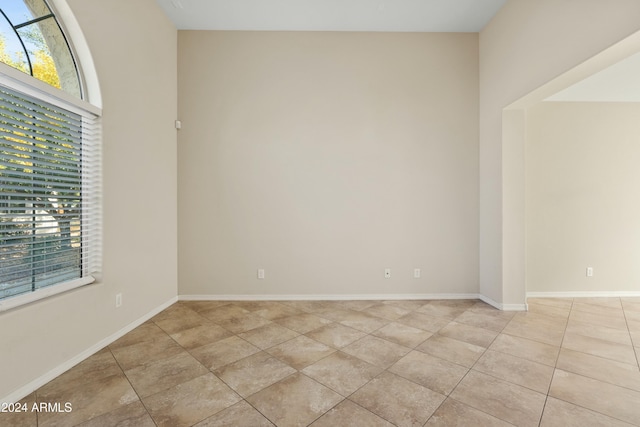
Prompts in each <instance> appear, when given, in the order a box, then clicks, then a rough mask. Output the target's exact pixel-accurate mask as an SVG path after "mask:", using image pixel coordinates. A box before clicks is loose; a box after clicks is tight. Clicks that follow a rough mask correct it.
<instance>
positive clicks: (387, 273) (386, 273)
mask: <svg viewBox="0 0 640 427" xmlns="http://www.w3.org/2000/svg"><path fill="white" fill-rule="evenodd" d="M384 278H385V279H391V269H390V268H385V269H384Z"/></svg>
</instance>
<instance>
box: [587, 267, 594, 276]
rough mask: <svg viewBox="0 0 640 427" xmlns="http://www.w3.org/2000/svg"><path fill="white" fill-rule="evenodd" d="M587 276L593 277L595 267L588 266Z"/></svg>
mask: <svg viewBox="0 0 640 427" xmlns="http://www.w3.org/2000/svg"><path fill="white" fill-rule="evenodd" d="M587 277H593V267H587Z"/></svg>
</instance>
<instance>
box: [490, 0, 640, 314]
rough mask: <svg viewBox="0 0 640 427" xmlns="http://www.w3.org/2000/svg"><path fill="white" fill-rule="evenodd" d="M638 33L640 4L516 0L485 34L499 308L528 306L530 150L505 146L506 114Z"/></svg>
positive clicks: (493, 269) (493, 271)
mask: <svg viewBox="0 0 640 427" xmlns="http://www.w3.org/2000/svg"><path fill="white" fill-rule="evenodd" d="M638 29H640V2H638V1H636V0H610V1H601V0H536V1H521V0H510V1H509V2H508V3H507V4H506V5H505V6H504V7H503V8H502V9H501V10H500V11H499V12H498V14H497V15H496V17H495V18H494V19H493V20H492V21H491V22H490V23H489V24H488V25H487V26H486V27H485V28H484V30H483V31H482V32H481V33H480V42H479V45H480V292H481V293H482V294H484V295H485V296H487V297H489V298H491V299H493V300H494V301H497V302H500V303H504V304H522V303H524V299H525V280H524V262H523V260H524V257H525V254H524V248H525V242H524V238H523V236H524V232H523V229H524V224H525V219H524V193H523V192H522V191H514V189H515V190H517V189H518V188H524V158H523V149H522V147H511V146H507V147H505V146H503V144H502V141H503V138H502V132H503V129H502V114H503V111H502V110H503V108H504V107H506V106H507V105H509V104H510V103H512V102H513V101H515V100H517V99H518V98H520V97H522V96H523V95H526V94H527V93H528V92H530V91H532V90H534V89H536V88H537V87H538V86H540V85H542V84H544V83H546V82H548V81H549V80H551V79H553V78H555V77H556V76H558V75H559V74H561V73H563V72H565V71H567V70H569V69H570V68H572V67H574V66H576V65H578V64H579V63H581V62H582V61H584V60H586V59H587V58H589V57H591V56H593V55H595V54H596V53H598V52H600V51H602V50H603V49H605V48H607V47H609V46H610V45H612V44H614V43H615V42H617V41H619V40H621V39H623V38H624V37H626V36H628V35H630V34H632V33H633V32H635V31H637V30H638ZM509 127H511V125H510V126H509ZM505 131H507V132H509V131H510V130H509V129H505ZM522 143H523V141H520V142H519V144H522Z"/></svg>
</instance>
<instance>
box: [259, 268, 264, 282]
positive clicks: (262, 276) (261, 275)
mask: <svg viewBox="0 0 640 427" xmlns="http://www.w3.org/2000/svg"><path fill="white" fill-rule="evenodd" d="M258 279H260V280H262V279H264V269H263V268H259V269H258Z"/></svg>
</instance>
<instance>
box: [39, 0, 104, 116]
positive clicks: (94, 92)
mask: <svg viewBox="0 0 640 427" xmlns="http://www.w3.org/2000/svg"><path fill="white" fill-rule="evenodd" d="M49 3H50V6H52V8H53V9H54V13H55V14H56V17H57V18H58V23H59V24H60V26H61V27H62V30H63V31H64V32H65V35H66V36H67V42H68V43H69V45H70V47H71V51H72V55H73V57H74V59H75V60H76V66H77V67H78V74H80V82H81V84H83V86H84V87H83V88H82V89H83V95H84V99H85V100H86V101H88V102H90V103H91V104H93V105H95V106H96V107H98V108H102V94H101V92H100V82H99V81H98V73H97V72H96V66H95V64H94V62H93V56H92V55H91V50H90V49H89V45H88V44H87V40H86V38H85V37H84V33H83V32H82V28H80V24H78V21H77V20H76V17H75V15H74V14H73V11H72V10H71V9H70V8H69V5H68V4H67V1H66V0H49Z"/></svg>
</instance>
